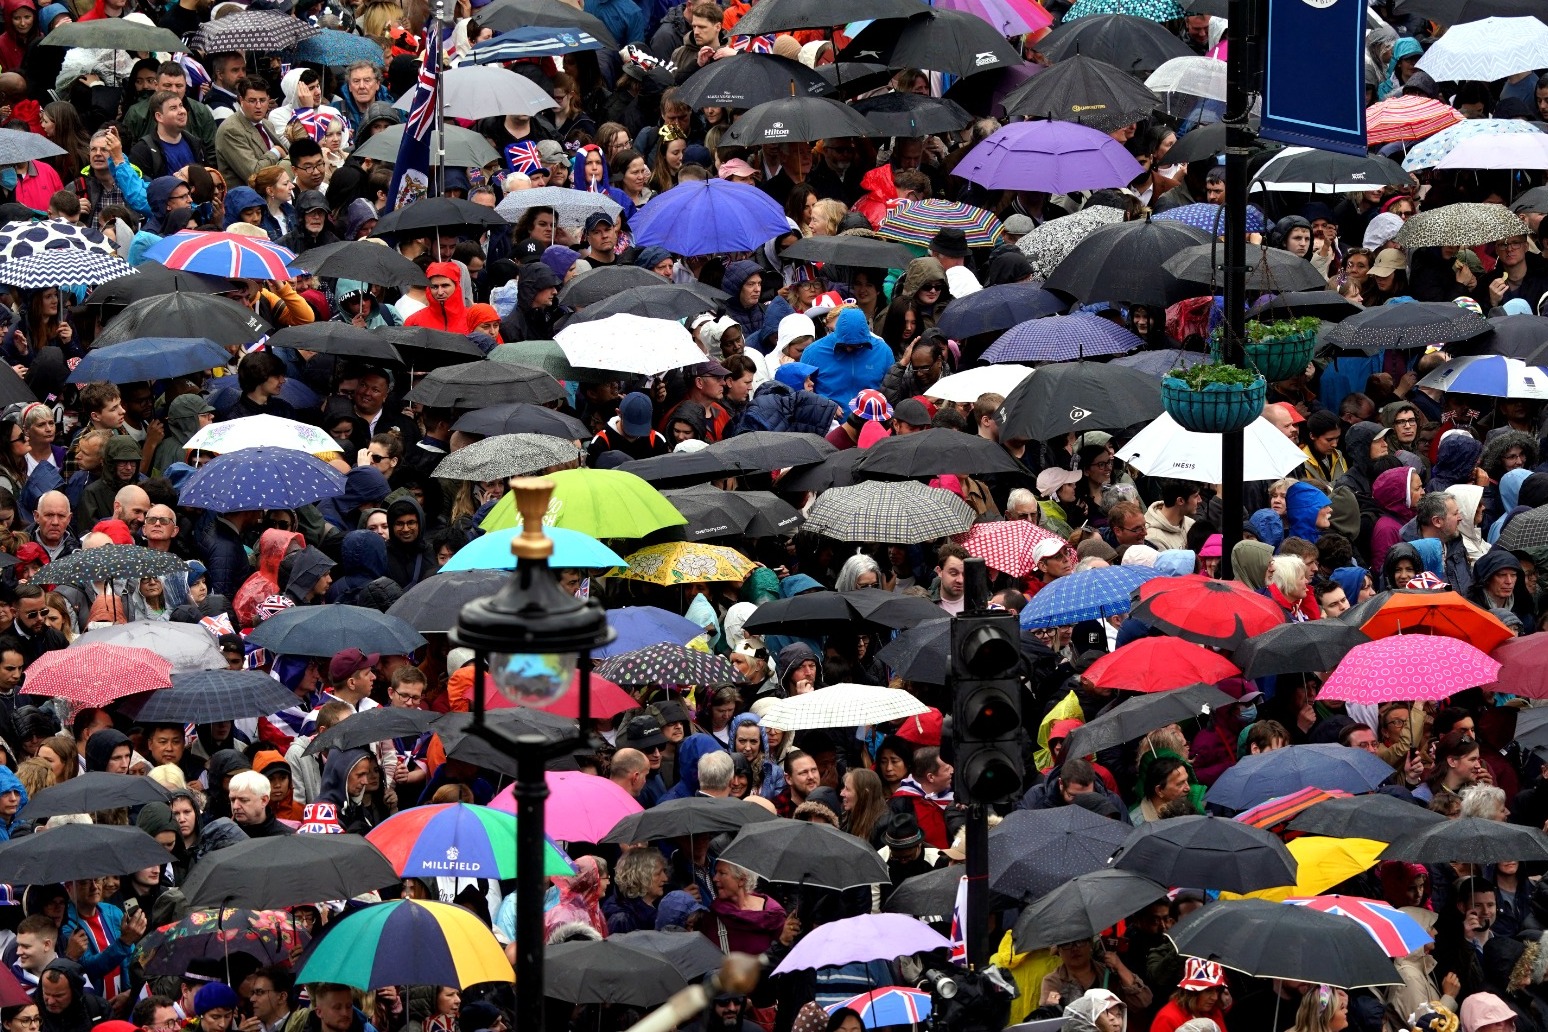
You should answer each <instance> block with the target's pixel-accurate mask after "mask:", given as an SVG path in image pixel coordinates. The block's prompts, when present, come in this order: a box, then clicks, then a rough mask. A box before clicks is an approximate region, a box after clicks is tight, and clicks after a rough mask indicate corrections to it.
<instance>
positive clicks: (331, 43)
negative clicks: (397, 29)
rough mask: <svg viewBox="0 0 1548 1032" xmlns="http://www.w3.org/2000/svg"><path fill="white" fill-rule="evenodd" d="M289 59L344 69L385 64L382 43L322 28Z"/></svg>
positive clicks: (298, 44)
mask: <svg viewBox="0 0 1548 1032" xmlns="http://www.w3.org/2000/svg"><path fill="white" fill-rule="evenodd" d="M288 56H289V57H290V59H291V60H292V61H298V62H305V63H307V64H319V65H327V66H328V67H329V68H343V67H345V66H347V65H350V64H353V63H354V62H356V61H370V62H371V63H372V64H374V65H375V66H376V67H378V68H381V67H382V66H383V64H384V62H383V60H382V48H381V46H380V44H377V43H375V42H373V41H371V40H369V39H366V38H365V37H364V36H357V35H355V34H354V33H353V32H340V31H339V30H338V29H323V30H322V31H321V32H319V33H318V34H317V35H315V36H308V37H306V38H305V39H303V40H301V41H300V42H298V43H297V44H296V45H295V46H294V47H292V48H291V49H290V50H289V51H288Z"/></svg>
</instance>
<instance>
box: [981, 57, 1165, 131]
mask: <svg viewBox="0 0 1548 1032" xmlns="http://www.w3.org/2000/svg"><path fill="white" fill-rule="evenodd" d="M1160 103H1161V98H1160V97H1158V96H1156V95H1155V93H1153V92H1152V91H1151V90H1149V89H1147V88H1146V87H1145V86H1142V85H1140V84H1139V83H1138V82H1136V81H1135V79H1134V76H1132V75H1129V74H1128V73H1126V72H1123V71H1121V70H1119V69H1117V68H1114V67H1113V66H1112V65H1110V64H1108V63H1107V62H1105V61H1098V60H1097V59H1096V58H1093V57H1087V56H1085V55H1083V54H1076V55H1075V56H1073V57H1070V58H1068V59H1066V60H1064V61H1060V62H1059V63H1058V64H1056V65H1054V66H1053V67H1052V68H1048V69H1045V70H1043V71H1042V72H1040V73H1038V74H1037V75H1035V76H1033V77H1032V78H1031V79H1030V80H1028V81H1027V82H1025V83H1023V84H1022V85H1020V86H1018V87H1016V88H1015V89H1014V90H1012V91H1011V92H1010V93H1008V94H1006V96H1005V100H1004V101H1003V102H1002V105H1003V107H1004V108H1005V112H1006V114H1007V115H1009V116H1010V117H1012V118H1016V117H1021V116H1030V117H1032V118H1057V119H1061V120H1063V121H1067V122H1079V123H1080V124H1081V125H1089V126H1091V127H1093V128H1096V129H1101V130H1103V131H1104V132H1106V131H1111V130H1113V129H1119V128H1122V127H1123V126H1126V125H1129V124H1131V123H1133V122H1136V121H1138V120H1139V119H1141V118H1144V117H1145V116H1146V115H1148V114H1150V112H1151V111H1152V110H1154V109H1155V108H1156V107H1158V106H1159V105H1160Z"/></svg>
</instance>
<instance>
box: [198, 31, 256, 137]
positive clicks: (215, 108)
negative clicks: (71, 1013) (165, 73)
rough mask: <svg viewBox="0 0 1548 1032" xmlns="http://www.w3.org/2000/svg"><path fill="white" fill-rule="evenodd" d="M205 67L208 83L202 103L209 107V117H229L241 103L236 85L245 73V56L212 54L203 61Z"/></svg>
mask: <svg viewBox="0 0 1548 1032" xmlns="http://www.w3.org/2000/svg"><path fill="white" fill-rule="evenodd" d="M205 67H206V68H207V69H208V70H209V73H210V85H209V87H208V88H207V89H206V90H205V91H204V103H205V104H206V105H207V106H208V107H209V109H210V117H211V118H212V119H224V118H229V117H230V116H231V115H232V113H233V112H235V111H236V109H237V108H238V107H239V106H240V105H241V98H240V97H239V96H238V95H237V87H238V85H239V84H240V83H241V81H242V78H243V77H244V76H245V75H246V74H247V58H246V57H245V56H244V55H242V54H236V53H226V54H214V55H212V56H211V57H210V58H209V59H208V60H207V61H205ZM211 139H212V140H213V137H211Z"/></svg>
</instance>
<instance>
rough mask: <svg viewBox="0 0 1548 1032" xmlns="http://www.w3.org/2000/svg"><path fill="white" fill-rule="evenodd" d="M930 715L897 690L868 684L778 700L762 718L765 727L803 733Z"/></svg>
mask: <svg viewBox="0 0 1548 1032" xmlns="http://www.w3.org/2000/svg"><path fill="white" fill-rule="evenodd" d="M928 712H930V707H929V706H926V705H925V704H924V703H922V702H920V701H919V700H918V699H916V698H914V697H913V696H912V695H910V694H909V693H908V692H905V691H903V690H902V689H900V688H886V687H881V686H878V685H871V684H830V685H828V686H827V687H826V688H819V689H817V690H816V691H814V692H807V693H806V694H805V695H792V696H790V697H789V698H788V699H779V700H777V701H776V702H775V703H774V705H773V706H772V707H771V708H770V709H769V711H768V712H767V713H765V714H764V715H763V722H764V724H765V725H766V726H768V727H777V728H779V729H780V730H781V731H806V730H808V729H812V728H823V727H859V726H861V725H866V724H885V723H886V722H887V721H889V720H902V719H903V718H904V717H912V716H917V715H918V714H921V713H928Z"/></svg>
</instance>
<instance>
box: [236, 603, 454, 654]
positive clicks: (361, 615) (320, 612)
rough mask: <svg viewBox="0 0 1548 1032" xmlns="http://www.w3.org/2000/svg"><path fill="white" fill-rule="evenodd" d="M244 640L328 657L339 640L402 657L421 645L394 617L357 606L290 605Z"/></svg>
mask: <svg viewBox="0 0 1548 1032" xmlns="http://www.w3.org/2000/svg"><path fill="white" fill-rule="evenodd" d="M248 640H249V641H251V642H252V643H253V644H254V645H257V646H260V647H261V648H265V649H268V650H269V651H270V652H275V653H278V654H280V655H282V656H331V655H333V654H334V653H335V652H337V651H338V650H339V643H340V642H343V641H347V642H349V643H350V644H351V645H353V646H355V647H356V648H358V649H359V650H360V651H361V652H379V653H382V654H384V655H388V656H406V655H408V654H409V653H410V652H413V651H415V650H416V649H419V648H422V647H423V646H424V644H425V639H424V636H423V635H421V634H420V633H419V632H418V631H416V630H414V628H412V627H410V626H409V625H408V624H406V623H404V622H403V621H402V620H399V619H398V618H397V617H395V616H387V615H386V614H385V613H378V612H376V611H375V610H373V609H365V608H362V607H361V606H320V607H310V606H293V607H291V608H290V609H287V610H285V611H284V612H283V613H277V614H275V615H274V616H271V617H269V618H268V619H267V620H265V621H264V622H263V623H261V624H259V625H258V626H257V627H256V628H254V629H253V632H252V634H250V635H249V636H248Z"/></svg>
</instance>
